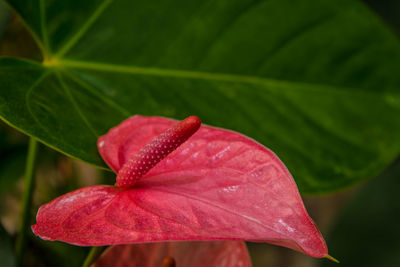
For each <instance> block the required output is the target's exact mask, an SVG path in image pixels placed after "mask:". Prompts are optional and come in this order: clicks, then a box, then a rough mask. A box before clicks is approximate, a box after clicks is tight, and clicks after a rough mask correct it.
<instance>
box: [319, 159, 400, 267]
mask: <svg viewBox="0 0 400 267" xmlns="http://www.w3.org/2000/svg"><path fill="white" fill-rule="evenodd" d="M399 189H400V160H399V161H397V162H396V163H394V164H393V166H391V167H390V168H388V169H387V170H386V171H385V172H384V173H383V174H382V175H380V176H379V177H377V179H374V180H371V181H369V182H368V183H367V184H366V185H363V188H362V190H361V191H360V192H359V193H358V194H356V195H355V196H354V198H353V199H352V200H351V201H350V202H349V203H348V205H346V206H345V207H344V209H343V213H342V214H341V216H340V217H339V218H338V223H337V225H336V226H335V227H334V229H333V231H332V232H331V233H330V235H329V238H328V239H327V243H328V244H329V249H330V251H331V253H334V255H338V257H339V259H340V261H341V263H340V266H342V267H347V266H349V267H354V266H363V267H373V266H379V267H394V266H400V242H399V240H400V228H399V220H400V198H399ZM321 266H336V265H334V263H330V262H323V264H322V265H321Z"/></svg>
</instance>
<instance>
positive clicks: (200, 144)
mask: <svg viewBox="0 0 400 267" xmlns="http://www.w3.org/2000/svg"><path fill="white" fill-rule="evenodd" d="M176 123H177V122H176V121H175V120H171V119H167V118H162V117H144V116H133V117H131V118H129V119H127V120H126V121H124V122H122V123H121V124H120V125H118V126H117V127H114V128H112V129H111V130H110V131H109V132H108V133H107V134H106V135H104V136H102V137H100V138H99V140H98V147H99V151H100V154H101V156H102V157H103V159H104V160H105V161H106V163H107V164H108V165H109V166H110V167H111V168H112V169H113V170H114V171H115V172H117V173H118V172H119V171H120V169H121V168H124V167H123V166H124V164H125V163H126V162H128V161H129V160H130V159H131V158H133V157H135V154H136V153H138V152H139V151H140V150H141V149H143V148H144V147H145V146H146V145H147V144H149V143H150V142H152V140H154V139H155V138H157V137H158V136H159V135H160V134H161V133H163V132H165V131H166V130H167V129H169V128H171V127H173V126H174V125H176ZM36 220H37V224H36V225H34V226H32V229H33V231H34V232H35V234H36V235H39V236H40V237H41V238H43V239H46V240H59V241H64V242H67V243H71V244H76V245H81V246H93V245H114V244H130V243H142V242H156V241H157V242H159V241H176V240H236V239H238V240H248V241H255V242H268V243H272V244H276V245H281V246H285V247H289V248H292V249H295V250H298V251H301V252H303V253H305V254H308V255H310V256H313V257H325V256H327V255H328V251H327V247H326V244H325V241H324V239H323V237H322V236H321V234H320V232H319V231H318V229H317V228H316V226H315V224H314V222H313V221H312V219H311V218H310V217H309V216H308V214H307V212H306V210H305V208H304V205H303V202H302V199H301V197H300V194H299V192H298V189H297V186H296V184H295V182H294V180H293V178H292V176H291V175H290V173H289V171H288V170H287V168H286V167H285V165H284V164H283V163H282V162H281V161H280V160H279V158H278V157H277V156H276V155H275V154H274V153H273V152H271V151H270V150H268V149H267V148H265V147H264V146H262V145H260V144H259V143H257V142H255V141H254V140H252V139H250V138H248V137H246V136H243V135H241V134H239V133H236V132H233V131H228V130H224V129H220V128H214V127H210V126H205V125H202V126H201V127H200V128H199V130H198V131H197V132H196V133H194V134H193V135H192V136H191V137H190V138H189V139H188V140H187V141H186V142H184V143H183V144H182V145H180V146H179V147H178V148H177V149H176V150H174V151H173V152H171V153H170V154H169V155H168V156H166V157H165V158H164V159H163V160H162V161H160V162H159V163H158V164H156V165H155V166H154V167H153V168H151V169H150V170H149V171H148V172H147V173H146V174H145V175H144V176H142V177H140V178H138V179H137V180H135V184H134V186H133V187H129V188H121V187H116V186H105V185H98V186H91V187H86V188H82V189H79V190H76V191H73V192H71V193H69V194H66V195H64V196H61V197H59V198H57V199H55V200H53V201H52V202H50V203H48V204H45V205H43V206H42V207H41V208H40V209H39V212H38V214H37V217H36Z"/></svg>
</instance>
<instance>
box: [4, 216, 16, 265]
mask: <svg viewBox="0 0 400 267" xmlns="http://www.w3.org/2000/svg"><path fill="white" fill-rule="evenodd" d="M0 260H1V266H2V267H14V266H15V259H14V252H13V246H12V239H11V237H10V236H9V234H8V233H7V231H6V230H5V229H4V228H3V225H2V224H1V223H0Z"/></svg>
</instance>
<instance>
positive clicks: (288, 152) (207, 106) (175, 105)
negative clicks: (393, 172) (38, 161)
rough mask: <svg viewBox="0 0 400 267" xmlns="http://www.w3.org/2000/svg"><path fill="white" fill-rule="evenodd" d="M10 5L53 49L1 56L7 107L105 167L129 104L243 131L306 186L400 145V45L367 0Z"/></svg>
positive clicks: (24, 126)
mask: <svg viewBox="0 0 400 267" xmlns="http://www.w3.org/2000/svg"><path fill="white" fill-rule="evenodd" d="M9 3H10V5H11V6H12V7H13V8H14V9H15V10H16V11H17V12H18V13H19V14H20V15H21V17H22V18H23V19H24V20H25V22H26V24H27V26H28V27H29V29H30V30H31V32H32V35H33V36H34V38H35V39H36V40H37V42H38V44H39V46H40V47H41V49H42V51H43V54H44V59H45V60H44V62H43V63H36V62H31V61H24V60H19V59H9V58H8V59H7V58H3V59H1V60H0V81H1V83H2V85H1V87H0V116H1V117H2V118H3V119H4V120H5V121H7V122H8V123H9V124H11V125H13V126H14V127H16V128H18V129H20V130H21V131H23V132H25V133H27V134H29V135H33V136H35V137H37V138H38V139H40V140H41V141H42V142H44V143H46V144H48V145H49V146H51V147H53V148H55V149H57V150H60V151H62V152H64V153H66V154H68V155H71V156H73V157H76V158H79V159H82V160H84V161H87V162H89V163H92V164H95V165H97V166H100V167H104V165H103V164H102V161H101V159H100V158H99V157H98V154H97V151H96V143H95V140H96V138H97V137H98V136H100V135H102V134H104V133H105V132H106V131H107V129H109V128H110V127H112V126H113V125H116V124H117V123H119V122H121V121H122V120H123V119H125V118H127V117H129V116H130V115H133V114H144V115H163V116H170V117H176V118H183V117H185V116H187V115H189V114H196V115H197V116H199V117H201V118H202V120H203V121H204V122H206V123H209V124H212V125H216V126H221V127H224V128H229V129H233V130H237V131H240V132H243V133H244V134H246V135H248V136H251V137H252V138H255V139H256V140H258V141H260V142H261V143H262V144H264V145H266V146H267V147H269V148H271V149H273V150H274V151H275V152H276V153H277V154H278V155H279V156H280V157H281V158H282V159H283V160H284V161H285V162H287V165H288V167H289V169H290V170H291V171H292V173H293V174H294V177H295V179H296V181H297V182H298V185H299V187H300V190H301V191H303V192H305V193H322V192H328V191H332V190H337V189H340V188H343V187H345V186H349V185H351V184H354V183H357V182H359V181H360V180H363V179H366V178H369V177H372V176H374V175H376V174H378V173H379V172H380V171H382V170H383V169H384V168H385V167H386V166H387V165H388V164H389V163H390V162H391V161H393V160H394V159H395V158H396V157H397V156H398V154H399V150H400V139H399V138H397V137H398V136H399V134H400V119H399V118H400V96H399V89H400V75H399V74H400V73H399V68H398V66H399V63H400V43H399V40H398V38H397V37H396V36H395V35H394V34H393V33H392V32H391V31H390V30H389V29H388V28H387V27H386V26H384V25H383V23H382V22H381V21H380V20H379V19H377V17H376V16H375V15H374V14H372V13H371V12H370V11H369V10H368V9H367V8H366V7H365V6H363V5H362V4H361V3H359V2H358V1H355V0H353V1H348V0H338V1H334V2H332V1H330V0H283V1H282V0H279V1H278V0H266V1H218V2H215V1H199V0H198V1H197V0H196V1H189V2H188V1H180V0H171V1H166V2H163V3H160V2H159V1H155V0H154V1H153V0H151V1H145V2H140V1H130V0H116V1H111V0H106V1H100V0H90V1H84V2H82V1H78V0H73V1H63V2H60V1H46V0H36V1H29V3H27V2H26V1H23V0H10V1H9ZM77 7H79V8H77Z"/></svg>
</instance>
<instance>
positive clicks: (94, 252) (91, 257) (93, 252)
mask: <svg viewBox="0 0 400 267" xmlns="http://www.w3.org/2000/svg"><path fill="white" fill-rule="evenodd" d="M105 248H106V247H102V246H99V247H92V248H91V249H90V251H89V254H88V255H87V256H86V259H85V261H84V262H83V264H82V267H89V266H90V265H91V264H92V263H93V262H94V261H95V260H97V258H98V257H99V256H100V254H101V253H102V252H103V250H104V249H105Z"/></svg>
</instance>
